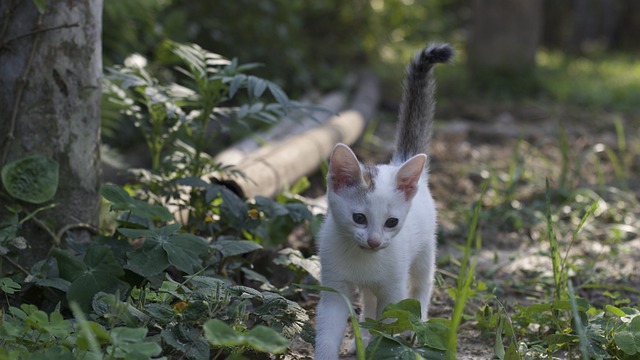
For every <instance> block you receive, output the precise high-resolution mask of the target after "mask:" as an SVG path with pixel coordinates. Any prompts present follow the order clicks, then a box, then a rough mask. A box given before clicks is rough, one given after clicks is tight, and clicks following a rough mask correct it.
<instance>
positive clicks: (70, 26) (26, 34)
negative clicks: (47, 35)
mask: <svg viewBox="0 0 640 360" xmlns="http://www.w3.org/2000/svg"><path fill="white" fill-rule="evenodd" d="M78 26H80V24H77V23H76V24H62V25H58V26H52V27H48V28H41V29H39V28H36V29H35V30H32V31H29V32H27V33H24V34H22V35H18V36H16V37H14V38H11V39H9V40H6V41H3V42H2V43H1V44H0V48H3V47H5V46H7V44H9V43H11V42H13V41H16V40H20V39H23V38H26V37H29V36H31V35H37V34H39V33H44V32H47V31H52V30H58V29H69V28H74V27H78Z"/></svg>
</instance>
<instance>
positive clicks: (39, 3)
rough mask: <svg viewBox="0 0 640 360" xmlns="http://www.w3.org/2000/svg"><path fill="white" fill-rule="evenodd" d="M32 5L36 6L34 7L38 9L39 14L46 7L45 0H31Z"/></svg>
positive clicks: (42, 12)
mask: <svg viewBox="0 0 640 360" xmlns="http://www.w3.org/2000/svg"><path fill="white" fill-rule="evenodd" d="M33 5H35V6H36V9H38V12H39V13H40V14H44V11H45V9H46V7H47V0H33Z"/></svg>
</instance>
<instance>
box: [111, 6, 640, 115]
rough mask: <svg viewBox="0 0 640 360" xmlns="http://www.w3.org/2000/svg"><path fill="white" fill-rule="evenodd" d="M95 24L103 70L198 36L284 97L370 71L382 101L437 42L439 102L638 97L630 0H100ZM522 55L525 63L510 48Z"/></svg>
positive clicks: (636, 12) (637, 14)
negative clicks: (441, 47) (449, 59)
mask: <svg viewBox="0 0 640 360" xmlns="http://www.w3.org/2000/svg"><path fill="white" fill-rule="evenodd" d="M496 19H498V20H497V21H496ZM103 27H104V39H103V46H104V57H105V59H104V62H105V65H106V66H111V65H114V64H120V63H122V62H123V60H124V59H125V58H126V57H127V56H129V55H130V54H133V53H139V54H141V55H143V56H145V57H146V58H147V59H148V60H149V66H158V67H166V65H168V64H169V63H170V61H169V59H167V58H166V56H163V55H162V54H163V53H166V51H164V52H163V49H162V44H163V41H164V40H172V41H177V42H184V43H197V44H198V45H200V46H202V47H203V48H204V49H207V50H210V51H213V52H215V53H219V54H221V55H223V56H225V57H228V58H237V59H238V61H239V62H240V63H253V62H255V63H260V64H262V65H263V66H262V67H260V68H258V69H256V71H255V73H256V75H258V76H261V77H264V78H268V79H270V80H272V81H274V82H276V83H278V84H279V85H281V86H282V87H283V88H284V89H285V91H287V93H289V94H291V95H292V96H293V97H294V98H296V97H299V96H301V95H302V94H305V93H307V92H308V91H310V90H318V91H321V92H324V91H328V90H333V89H336V88H340V87H342V86H344V84H345V81H346V80H345V79H348V76H347V75H348V74H351V73H353V72H354V71H359V70H362V69H371V70H373V71H375V72H376V74H377V75H378V76H380V78H381V79H382V80H383V84H384V86H383V89H384V94H383V95H384V100H383V101H386V102H388V103H389V104H393V103H394V102H396V101H397V96H398V94H399V89H400V79H401V77H402V73H403V70H404V64H405V63H406V61H407V59H409V58H410V56H411V54H412V53H413V52H414V51H415V50H416V49H419V48H420V47H422V46H423V45H424V43H425V41H446V42H450V43H453V44H454V46H455V47H456V49H457V51H458V57H457V61H456V65H455V66H451V67H446V68H443V69H442V71H440V72H439V74H438V76H439V77H440V79H439V80H440V91H441V92H442V93H444V94H443V97H445V98H461V99H473V100H481V99H487V98H488V99H493V100H496V99H497V100H505V99H506V100H510V99H513V98H534V99H535V100H548V101H553V102H561V103H567V104H570V105H576V106H580V107H587V108H597V109H605V110H621V111H630V110H634V109H635V108H636V104H637V103H638V100H640V81H638V80H640V79H639V78H640V65H638V62H637V61H635V57H636V56H637V54H638V50H639V49H640V42H638V41H637V34H638V33H640V2H637V1H635V0H575V1H561V2H559V1H553V0H485V1H482V0H473V1H463V0H353V1H341V0H300V1H290V0H234V1H209V0H192V1H177V0H136V1H129V0H109V1H105V3H104V23H103ZM505 36H511V39H512V40H513V41H512V43H513V44H509V42H508V41H507V40H508V39H505ZM525 38H526V39H527V40H526V41H525V40H522V39H525ZM483 51H484V52H485V53H488V54H483V53H482V52H483ZM527 53H531V54H533V55H532V56H531V61H528V60H527V59H524V60H523V59H521V58H520V56H515V55H513V54H527ZM486 58H488V60H486ZM529 62H530V64H529Z"/></svg>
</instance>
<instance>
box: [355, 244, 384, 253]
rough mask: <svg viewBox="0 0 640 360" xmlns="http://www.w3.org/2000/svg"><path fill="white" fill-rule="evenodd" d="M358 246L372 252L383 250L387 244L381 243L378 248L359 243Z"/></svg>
mask: <svg viewBox="0 0 640 360" xmlns="http://www.w3.org/2000/svg"><path fill="white" fill-rule="evenodd" d="M358 247H359V248H360V249H362V250H369V251H371V252H376V251H378V250H382V249H384V248H386V247H387V246H386V245H381V246H378V247H377V248H372V247H370V246H366V245H358Z"/></svg>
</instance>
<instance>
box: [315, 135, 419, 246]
mask: <svg viewBox="0 0 640 360" xmlns="http://www.w3.org/2000/svg"><path fill="white" fill-rule="evenodd" d="M426 160H427V156H426V155H424V154H420V155H416V156H414V157H412V158H411V159H409V160H407V161H406V162H404V163H403V164H402V165H400V166H392V165H378V166H371V165H363V164H361V163H360V162H359V161H358V158H357V157H356V155H355V154H354V153H353V151H351V149H350V148H349V147H348V146H346V145H344V144H338V145H336V147H335V148H334V149H333V153H332V154H331V160H330V165H329V173H328V175H327V185H328V191H327V194H328V198H329V206H330V209H331V213H332V218H333V221H334V222H335V223H336V225H337V226H338V229H339V230H340V231H341V232H343V233H344V234H345V235H346V237H347V238H350V239H353V241H354V242H355V244H356V245H358V246H359V247H361V248H364V249H371V250H379V249H384V248H385V247H387V246H389V244H390V243H391V242H392V240H393V238H394V237H395V236H396V234H398V232H399V231H400V229H401V228H402V226H403V225H404V220H405V218H406V217H407V214H408V212H409V209H410V207H411V201H412V200H413V197H414V196H415V194H416V193H417V191H418V183H419V181H420V177H421V175H422V173H423V172H424V166H425V163H426Z"/></svg>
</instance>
